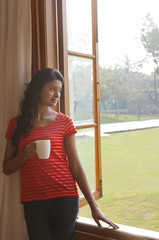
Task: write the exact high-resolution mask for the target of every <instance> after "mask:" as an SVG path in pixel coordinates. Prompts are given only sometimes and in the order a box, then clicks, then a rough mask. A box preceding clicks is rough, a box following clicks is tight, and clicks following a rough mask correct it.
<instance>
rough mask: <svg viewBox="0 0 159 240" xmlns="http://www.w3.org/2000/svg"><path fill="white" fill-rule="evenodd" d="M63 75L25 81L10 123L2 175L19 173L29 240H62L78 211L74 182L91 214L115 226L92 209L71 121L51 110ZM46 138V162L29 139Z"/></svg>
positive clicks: (47, 73) (47, 72)
mask: <svg viewBox="0 0 159 240" xmlns="http://www.w3.org/2000/svg"><path fill="white" fill-rule="evenodd" d="M62 85H63V76H62V75H61V73H60V72H59V71H58V70H56V69H51V68H46V69H42V70H40V71H38V72H37V73H36V74H35V76H34V77H33V79H32V81H31V82H30V83H29V85H28V87H27V90H26V92H25V98H24V100H23V102H22V104H21V113H20V115H18V116H16V117H14V118H12V119H11V120H10V123H9V126H8V129H7V133H6V138H7V144H6V151H5V156H4V162H3V171H4V173H5V174H7V175H9V174H12V173H13V172H15V171H17V170H18V169H21V203H23V205H24V215H25V220H26V225H27V229H28V234H29V239H31V240H46V239H47V240H51V239H55V240H65V239H66V240H68V239H70V237H71V235H72V231H73V229H74V225H75V220H76V217H77V214H78V209H79V199H78V191H77V187H76V182H77V183H78V185H79V187H80V189H81V191H82V192H83V194H84V196H85V197H86V199H87V201H88V203H89V205H90V208H91V211H92V216H93V218H94V220H95V221H96V223H97V224H98V226H99V227H100V228H101V223H100V221H99V220H102V221H104V222H106V223H108V224H109V225H111V226H112V227H113V228H114V229H117V228H118V226H117V225H116V224H114V223H113V222H112V221H111V220H110V219H108V218H107V217H105V216H104V215H103V214H102V213H101V212H100V210H99V209H98V207H97V204H96V201H95V200H94V197H93V195H92V193H91V190H90V188H89V185H88V182H87V179H86V176H85V173H84V171H83V168H82V166H81V164H80V161H79V158H78V154H77V150H76V145H75V133H76V129H75V127H74V125H73V122H72V120H71V119H70V118H69V117H68V116H66V115H64V114H62V113H60V112H59V113H57V112H55V111H53V110H52V108H53V107H55V106H56V105H57V103H58V101H59V99H60V93H61V90H62ZM38 139H39V140H40V139H50V140H51V153H50V157H49V159H42V160H41V159H38V156H37V154H36V145H35V141H36V140H38Z"/></svg>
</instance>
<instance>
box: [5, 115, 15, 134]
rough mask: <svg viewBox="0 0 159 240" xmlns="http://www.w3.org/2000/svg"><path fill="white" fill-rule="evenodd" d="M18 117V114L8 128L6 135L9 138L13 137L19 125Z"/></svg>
mask: <svg viewBox="0 0 159 240" xmlns="http://www.w3.org/2000/svg"><path fill="white" fill-rule="evenodd" d="M17 119H18V116H16V117H14V118H12V119H11V120H10V121H9V124H8V128H7V131H6V135H5V137H6V138H7V139H11V137H12V135H13V133H14V130H15V128H16V127H17Z"/></svg>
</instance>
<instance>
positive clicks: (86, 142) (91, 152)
mask: <svg viewBox="0 0 159 240" xmlns="http://www.w3.org/2000/svg"><path fill="white" fill-rule="evenodd" d="M94 142H95V137H94V129H92V128H87V129H81V130H78V132H77V134H76V145H77V150H78V154H79V158H80V161H81V163H82V166H83V168H84V170H85V173H86V174H87V179H88V182H89V185H90V187H91V190H92V191H93V190H95V189H96V185H95V182H96V178H95V143H94ZM80 195H81V193H80Z"/></svg>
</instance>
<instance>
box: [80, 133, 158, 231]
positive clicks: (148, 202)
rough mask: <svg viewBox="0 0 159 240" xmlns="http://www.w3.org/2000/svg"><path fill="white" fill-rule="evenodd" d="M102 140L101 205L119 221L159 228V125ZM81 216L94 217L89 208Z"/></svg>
mask: <svg viewBox="0 0 159 240" xmlns="http://www.w3.org/2000/svg"><path fill="white" fill-rule="evenodd" d="M101 143H102V144H101V146H102V172H103V198H101V199H100V200H98V201H97V203H98V206H99V208H100V209H101V210H102V212H103V213H104V214H105V215H107V216H108V217H109V218H111V219H112V220H113V221H115V222H116V223H120V224H125V225H129V226H134V227H141V228H145V229H149V230H154V231H159V128H154V129H148V130H140V131H133V132H126V133H116V134H111V135H110V136H109V137H102V138H101ZM85 148H87V146H86V145H83V150H82V151H83V153H84V151H85ZM81 160H82V159H81ZM85 171H86V174H87V175H90V174H91V173H89V171H87V169H85ZM88 178H90V176H88ZM79 215H81V216H85V217H91V215H90V209H89V207H88V206H86V207H83V208H81V209H80V213H79Z"/></svg>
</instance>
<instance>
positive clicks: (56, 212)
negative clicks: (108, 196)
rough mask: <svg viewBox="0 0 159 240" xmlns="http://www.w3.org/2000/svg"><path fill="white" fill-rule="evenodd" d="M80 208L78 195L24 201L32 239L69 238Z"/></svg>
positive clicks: (52, 239)
mask: <svg viewBox="0 0 159 240" xmlns="http://www.w3.org/2000/svg"><path fill="white" fill-rule="evenodd" d="M78 210H79V199H78V197H60V198H53V199H48V200H40V201H32V202H26V203H24V215H25V220H26V225H27V229H28V234H29V239H30V240H69V239H70V238H71V235H72V232H73V229H74V226H75V221H76V218H77V214H78Z"/></svg>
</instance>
